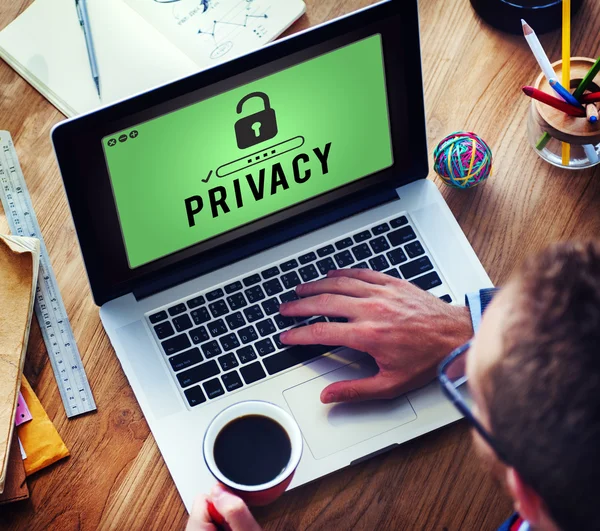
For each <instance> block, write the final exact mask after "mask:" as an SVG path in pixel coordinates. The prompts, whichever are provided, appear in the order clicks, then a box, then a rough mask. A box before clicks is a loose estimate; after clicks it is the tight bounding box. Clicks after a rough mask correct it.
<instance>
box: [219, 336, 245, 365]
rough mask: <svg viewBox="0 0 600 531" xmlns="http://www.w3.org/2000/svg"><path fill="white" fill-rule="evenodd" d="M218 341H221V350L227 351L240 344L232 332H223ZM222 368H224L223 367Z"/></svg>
mask: <svg viewBox="0 0 600 531" xmlns="http://www.w3.org/2000/svg"><path fill="white" fill-rule="evenodd" d="M219 343H221V347H222V348H223V352H228V351H230V350H233V349H234V348H238V347H239V346H240V341H239V339H238V338H237V336H236V335H235V334H234V333H233V332H231V333H229V334H225V335H224V336H222V337H220V338H219ZM224 370H226V369H224Z"/></svg>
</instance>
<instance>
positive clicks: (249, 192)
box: [102, 34, 393, 269]
mask: <svg viewBox="0 0 600 531" xmlns="http://www.w3.org/2000/svg"><path fill="white" fill-rule="evenodd" d="M365 102H368V105H365ZM102 145H103V149H104V156H105V158H106V164H107V167H108V172H109V176H110V183H111V187H112V192H113V196H114V200H115V203H116V207H117V213H118V218H119V224H120V228H121V234H122V238H123V241H124V246H125V251H126V255H127V261H128V264H129V267H130V268H131V269H134V268H137V267H139V266H141V265H144V264H147V263H149V262H152V261H154V260H157V259H159V258H162V257H165V256H167V255H170V254H172V253H175V252H177V251H180V250H182V249H185V248H187V247H190V246H193V245H196V244H198V243H200V242H203V241H206V240H209V239H210V238H214V237H215V236H218V235H221V234H224V233H226V232H228V231H231V230H233V229H236V228H238V227H241V226H243V225H245V224H248V223H251V222H253V221H256V220H258V219H260V218H264V217H266V216H269V215H271V214H273V213H275V212H279V211H282V210H285V209H286V208H289V207H290V206H292V205H295V204H299V203H301V202H303V201H306V200H309V199H311V198H314V197H316V196H319V195H321V194H324V193H326V192H329V191H331V190H333V189H336V188H339V187H341V186H344V185H346V184H349V183H351V182H353V181H356V180H359V179H361V178H364V177H366V176H369V175H371V174H373V173H375V172H378V171H380V170H382V169H385V168H388V167H390V166H391V165H392V164H393V156H392V144H391V135H390V121H389V114H388V102H387V95H386V80H385V71H384V61H383V49H382V37H381V35H380V34H375V35H372V36H369V37H367V38H364V39H362V40H360V41H357V42H354V43H352V44H349V45H346V46H343V47H340V48H338V49H336V50H333V51H330V52H328V53H325V54H323V55H320V56H317V57H314V58H312V59H309V60H307V61H304V62H302V63H299V64H296V65H294V66H291V67H289V68H286V69H284V70H281V71H279V72H276V73H273V74H271V75H268V76H266V77H262V78H260V79H257V80H255V81H253V82H251V83H247V84H245V85H242V86H239V87H237V88H235V89H232V90H228V91H226V92H223V93H221V94H218V95H216V96H212V97H210V98H208V99H205V100H203V101H200V102H197V103H194V104H192V105H188V106H186V107H183V108H180V109H178V110H175V111H173V112H170V113H168V114H164V115H162V116H159V117H156V118H154V119H151V120H148V121H145V122H143V123H138V124H134V125H131V126H129V127H128V128H127V129H124V130H120V131H117V132H115V133H114V134H110V135H107V136H105V137H104V138H102ZM148 234H151V235H152V237H151V238H149V237H148Z"/></svg>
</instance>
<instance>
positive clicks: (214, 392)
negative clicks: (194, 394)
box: [202, 378, 225, 398]
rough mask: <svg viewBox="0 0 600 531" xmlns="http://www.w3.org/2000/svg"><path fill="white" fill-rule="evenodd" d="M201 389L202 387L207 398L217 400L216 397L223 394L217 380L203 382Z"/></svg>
mask: <svg viewBox="0 0 600 531" xmlns="http://www.w3.org/2000/svg"><path fill="white" fill-rule="evenodd" d="M202 387H204V392H205V393H206V396H207V397H208V398H217V397H218V396H221V395H224V394H225V391H224V389H223V386H222V385H221V382H220V381H219V379H218V378H215V379H214V380H209V381H208V382H204V383H203V384H202Z"/></svg>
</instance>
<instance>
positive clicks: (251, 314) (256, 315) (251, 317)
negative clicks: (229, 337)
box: [244, 304, 265, 323]
mask: <svg viewBox="0 0 600 531" xmlns="http://www.w3.org/2000/svg"><path fill="white" fill-rule="evenodd" d="M244 315H245V316H246V319H248V322H250V323H253V322H254V321H258V320H259V319H262V318H263V317H264V316H265V314H264V313H263V312H262V310H261V309H260V306H259V305H258V304H255V305H254V306H250V307H249V308H246V309H245V310H244Z"/></svg>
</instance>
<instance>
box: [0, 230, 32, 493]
mask: <svg viewBox="0 0 600 531" xmlns="http://www.w3.org/2000/svg"><path fill="white" fill-rule="evenodd" d="M39 257H40V242H39V241H38V240H37V239H35V238H21V237H15V236H0V493H1V492H3V490H4V483H5V481H6V470H7V467H8V461H9V452H10V446H11V441H12V437H13V431H14V426H15V412H16V407H17V398H18V395H19V389H20V388H21V375H22V372H23V362H24V360H25V352H26V351H27V341H28V339H29V329H30V326H31V316H32V312H33V301H34V296H35V288H36V284H37V277H38V267H39Z"/></svg>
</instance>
